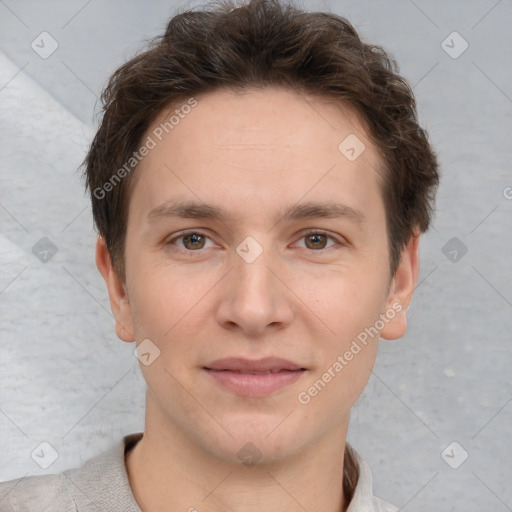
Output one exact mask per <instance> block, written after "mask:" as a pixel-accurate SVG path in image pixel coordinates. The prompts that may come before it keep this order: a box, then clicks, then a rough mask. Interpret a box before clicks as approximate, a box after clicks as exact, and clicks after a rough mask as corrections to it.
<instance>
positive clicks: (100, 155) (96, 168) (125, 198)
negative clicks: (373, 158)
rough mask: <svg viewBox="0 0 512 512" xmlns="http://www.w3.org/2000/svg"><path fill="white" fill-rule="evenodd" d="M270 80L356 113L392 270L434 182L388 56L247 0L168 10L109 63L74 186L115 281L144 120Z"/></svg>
mask: <svg viewBox="0 0 512 512" xmlns="http://www.w3.org/2000/svg"><path fill="white" fill-rule="evenodd" d="M270 86H287V87H290V88H292V89H294V90H296V91H297V92H300V93H304V94H310V95H312V96H319V97H323V98H329V99H332V100H334V101H338V102H343V103H348V104H349V105H350V106H351V107H352V108H354V109H355V111H356V112H357V113H358V115H359V117H360V120H361V121H362V122H363V124H364V126H365V128H366V131H367V134H368V136H369V138H370V140H371V141H372V142H373V143H374V144H375V146H376V147H377V148H378V150H379V151H380V153H381V156H382V162H381V164H382V165H381V169H379V171H380V173H381V178H382V194H383V199H384V204H385V209H386V221H387V224H386V225H387V232H388V240H389V248H390V251H389V266H390V274H391V275H393V274H394V272H395V270H396V268H397V265H398V262H399V258H400V252H401V250H402V249H403V248H404V246H405V245H406V243H407V242H408V241H409V240H410V238H411V236H412V235H413V233H414V232H417V231H420V232H423V231H425V230H427V229H428V226H429V223H430V219H431V212H432V203H433V198H434V194H435V189H436V187H437V183H438V166H437V161H436V157H435V154H434V152H433V151H432V148H431V147H430V144H429V142H428V138H427V134H426V132H425V131H424V130H423V129H421V128H420V126H419V125H418V121H417V116H416V107H415V100H414V96H413V93H412V91H411V89H410V87H409V85H408V84H407V82H406V81H405V80H404V79H403V78H402V77H401V76H400V75H399V74H398V66H397V65H396V63H395V61H394V60H393V59H392V58H391V57H390V56H389V55H387V54H386V52H385V51H384V50H383V49H382V48H381V47H379V46H377V45H374V44H367V43H364V42H362V41H361V39H360V38H359V36H358V34H357V32H356V31H355V29H354V28H353V27H352V25H351V24H350V23H349V22H348V21H347V20H346V19H344V18H342V17H340V16H337V15H335V14H326V13H314V12H312V13H307V12H304V11H301V10H300V9H298V8H296V7H294V6H291V5H285V4H282V3H280V2H278V1H276V0H253V1H251V2H249V3H248V4H246V5H242V6H240V7H236V5H235V4H233V3H232V2H221V3H219V5H218V6H217V5H214V6H213V7H211V6H209V7H208V8H206V9H205V10H202V11H188V12H184V13H182V14H180V15H177V16H175V17H174V18H172V19H171V21H170V22H169V24H168V26H167V29H166V31H165V34H164V35H163V36H161V37H159V38H157V39H156V40H155V41H154V42H153V43H152V44H151V45H150V47H149V48H148V49H147V50H146V51H144V52H143V53H141V54H139V55H137V56H136V57H134V58H133V59H131V60H130V61H128V62H127V63H126V64H124V65H123V66H121V67H120V68H119V69H118V70H117V71H116V72H115V73H114V75H113V76H112V78H111V80H110V82H109V84H108V86H107V87H106V89H105V91H104V92H103V95H102V100H103V104H104V112H103V118H102V122H101V125H100V127H99V129H98V131H97V134H96V136H95V138H94V141H93V143H92V145H91V148H90V151H89V153H88V155H87V158H86V161H85V163H86V183H87V186H88V188H89V190H90V193H91V200H92V208H93V216H94V221H95V224H96V227H97V229H98V231H99V234H100V235H101V236H102V237H103V238H104V239H105V241H106V244H107V247H108V250H109V253H110V256H111V258H112V261H113V263H114V265H115V268H116V269H117V271H118V273H119V275H120V276H121V278H124V271H125V268H124V249H125V236H126V224H127V213H128V207H129V201H130V194H131V183H132V182H133V179H134V175H135V174H136V173H137V167H138V163H139V162H138V161H139V160H140V159H141V156H140V154H139V153H138V150H139V149H140V148H141V147H142V146H144V140H143V139H142V136H143V134H144V133H145V132H146V131H147V129H148V127H149V126H150V125H151V123H152V122H154V120H155V119H156V118H157V117H158V116H159V115H160V114H161V113H162V112H163V111H164V110H165V109H167V108H169V106H176V107H180V106H182V105H187V108H189V107H188V102H189V101H191V98H194V96H197V95H199V94H202V93H207V92H211V91H215V90H218V89H222V88H224V89H231V90H235V91H236V90H251V89H258V88H265V87H270ZM176 115H177V116H180V115H181V112H180V108H178V110H177V111H176ZM171 128H172V127H171ZM340 142H341V141H340ZM134 153H136V155H137V157H134Z"/></svg>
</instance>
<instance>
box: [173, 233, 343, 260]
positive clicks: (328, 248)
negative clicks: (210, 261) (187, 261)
mask: <svg viewBox="0 0 512 512" xmlns="http://www.w3.org/2000/svg"><path fill="white" fill-rule="evenodd" d="M188 235H200V236H204V237H205V238H208V239H209V240H211V238H210V237H209V236H208V235H207V234H205V233H203V232H202V231H201V230H197V229H186V230H185V231H182V232H181V233H179V234H178V235H177V236H174V237H173V238H171V239H169V240H168V241H166V245H174V246H175V247H176V249H177V250H178V251H180V252H186V253H189V254H190V253H194V252H202V251H201V249H197V250H196V251H193V250H190V249H182V248H178V247H177V246H176V245H175V244H174V242H176V241H177V240H180V239H183V238H184V237H186V236H188ZM312 235H323V236H326V237H327V238H328V239H331V240H333V241H334V242H335V243H336V245H338V246H345V245H346V243H344V242H342V241H341V240H338V239H337V238H335V237H334V236H332V235H330V234H329V233H327V232H326V231H322V230H319V229H308V230H307V231H306V233H304V234H303V235H301V237H300V239H304V238H306V237H308V236H312ZM305 249H308V248H307V247H305ZM330 249H336V246H335V245H333V246H331V247H326V248H324V249H318V250H314V249H309V250H310V252H312V253H315V254H316V253H318V254H324V253H326V252H327V251H329V250H330Z"/></svg>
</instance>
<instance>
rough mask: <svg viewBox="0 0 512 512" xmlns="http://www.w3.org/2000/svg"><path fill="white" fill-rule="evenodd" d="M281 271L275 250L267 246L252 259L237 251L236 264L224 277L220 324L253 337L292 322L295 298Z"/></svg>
mask: <svg viewBox="0 0 512 512" xmlns="http://www.w3.org/2000/svg"><path fill="white" fill-rule="evenodd" d="M280 273H282V272H280V271H279V265H278V264H277V263H276V261H275V258H273V255H272V253H271V251H268V250H263V252H262V254H261V255H260V256H259V257H258V258H257V259H256V260H255V261H252V262H250V263H249V262H248V261H246V260H244V258H243V257H241V256H239V255H238V254H234V255H233V268H232V270H231V271H230V272H229V273H228V274H227V276H226V278H225V279H223V281H222V289H221V298H220V300H219V303H218V307H217V310H216V315H217V322H218V323H219V325H221V327H223V328H224V329H228V330H230V331H240V332H242V333H244V334H245V335H246V336H247V337H252V338H255V337H259V336H262V335H265V334H266V333H268V332H270V331H276V330H280V329H283V328H285V327H286V326H287V325H290V323H291V321H292V318H293V303H292V301H293V298H292V294H291V292H290V290H289V289H288V288H287V287H286V286H285V285H284V284H283V282H284V281H285V280H284V279H283V277H284V276H280Z"/></svg>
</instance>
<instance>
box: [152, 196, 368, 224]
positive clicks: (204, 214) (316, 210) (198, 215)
mask: <svg viewBox="0 0 512 512" xmlns="http://www.w3.org/2000/svg"><path fill="white" fill-rule="evenodd" d="M172 217H178V218H182V219H210V220H219V221H222V222H225V221H226V220H227V219H228V217H229V215H228V213H227V212H226V211H225V210H224V209H222V208H220V207H218V206H214V205H209V204H205V203H195V202H191V201H185V202H178V203H173V202H171V201H166V202H165V203H163V204H161V205H160V206H157V207H156V208H153V209H152V210H151V211H150V212H149V213H148V220H150V221H152V220H159V219H164V218H172ZM319 218H325V219H334V218H346V219H348V220H350V221H353V222H355V223H357V224H362V223H364V222H365V220H366V219H365V216H364V214H363V213H362V212H361V211H359V210H356V209H355V208H352V207H351V206H348V205H345V204H341V203H334V202H327V203H317V202H306V203H301V204H295V205H293V206H291V207H289V208H288V209H286V210H283V209H281V210H278V211H277V212H276V213H275V214H274V222H275V223H276V224H277V223H278V222H281V221H292V220H304V219H319Z"/></svg>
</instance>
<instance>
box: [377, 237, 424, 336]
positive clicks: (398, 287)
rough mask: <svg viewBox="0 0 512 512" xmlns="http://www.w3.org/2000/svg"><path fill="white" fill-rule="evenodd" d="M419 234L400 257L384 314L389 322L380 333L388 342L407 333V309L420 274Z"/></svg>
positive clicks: (412, 238) (410, 241) (411, 240)
mask: <svg viewBox="0 0 512 512" xmlns="http://www.w3.org/2000/svg"><path fill="white" fill-rule="evenodd" d="M419 238H420V234H419V232H416V233H415V234H414V235H413V236H412V237H411V239H410V240H409V243H408V244H407V246H406V247H405V248H404V249H403V251H402V254H401V256H400V263H399V265H398V268H397V270H396V273H395V275H394V277H393V280H392V283H391V286H390V289H389V295H388V299H387V302H386V311H385V312H384V313H385V315H386V317H387V318H389V321H388V322H387V323H386V325H385V326H384V328H383V329H382V331H381V333H380V337H381V338H384V339H387V340H396V339H398V338H401V337H402V336H403V335H404V334H405V332H406V331H407V316H406V314H407V308H408V307H409V304H410V303H411V300H412V295H413V292H414V288H415V287H416V283H417V281H418V273H419Z"/></svg>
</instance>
